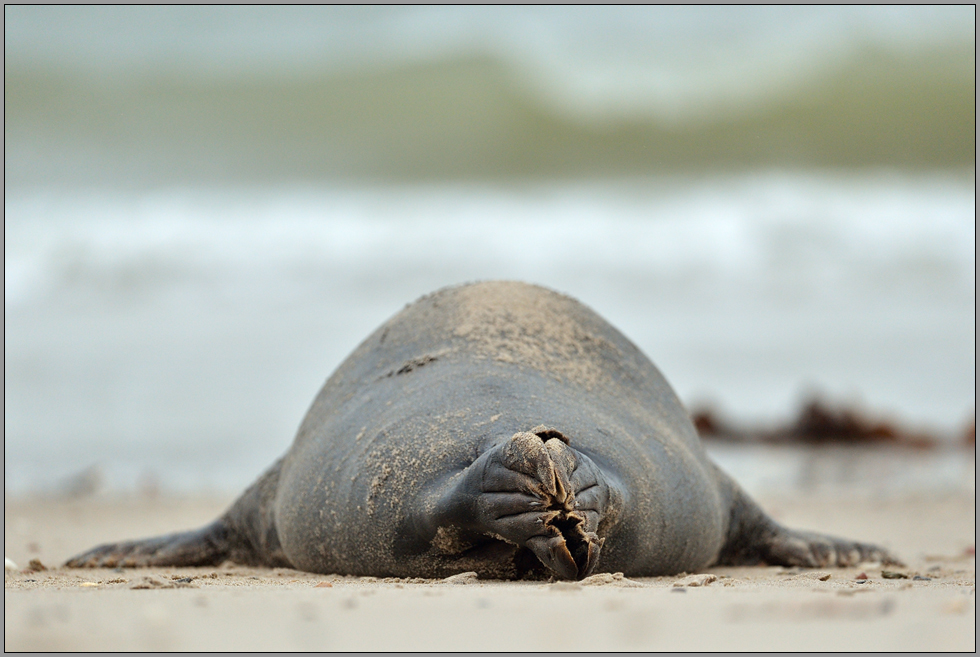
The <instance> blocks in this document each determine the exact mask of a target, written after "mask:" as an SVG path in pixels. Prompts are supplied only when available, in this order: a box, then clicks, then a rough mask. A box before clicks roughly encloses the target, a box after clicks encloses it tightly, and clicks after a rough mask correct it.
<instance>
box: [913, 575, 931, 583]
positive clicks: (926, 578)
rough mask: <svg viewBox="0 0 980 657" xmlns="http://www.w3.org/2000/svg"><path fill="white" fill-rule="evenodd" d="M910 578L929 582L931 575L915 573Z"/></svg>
mask: <svg viewBox="0 0 980 657" xmlns="http://www.w3.org/2000/svg"><path fill="white" fill-rule="evenodd" d="M912 579H915V580H918V581H920V582H931V581H932V578H931V577H923V576H922V575H916V576H915V577H913V578H912Z"/></svg>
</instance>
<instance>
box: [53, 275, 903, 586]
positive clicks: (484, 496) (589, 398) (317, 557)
mask: <svg viewBox="0 0 980 657" xmlns="http://www.w3.org/2000/svg"><path fill="white" fill-rule="evenodd" d="M225 560H231V561H235V562H238V563H241V564H248V565H265V566H289V567H293V568H297V569H300V570H306V571H312V572H319V573H344V574H354V575H375V576H396V577H445V576H448V575H452V574H454V573H459V572H463V571H476V572H477V573H478V574H479V575H480V576H481V577H490V578H519V577H540V576H548V575H552V574H555V575H558V576H559V577H564V578H569V579H574V578H582V577H585V576H586V575H588V574H590V573H592V572H594V571H605V572H617V571H618V572H623V573H625V574H626V575H632V576H644V575H666V574H673V573H679V572H683V571H688V572H691V571H697V570H699V569H702V568H704V567H707V566H711V565H713V564H732V565H735V564H757V563H768V564H781V565H790V566H820V567H822V566H834V565H851V564H855V563H857V562H860V561H883V562H894V559H893V558H892V557H890V556H889V555H888V554H887V553H886V552H885V551H884V550H883V549H881V548H879V547H876V546H873V545H865V544H862V543H856V542H853V541H848V540H841V539H837V538H832V537H829V536H823V535H819V534H812V533H806V532H799V531H794V530H791V529H787V528H785V527H782V526H780V525H779V524H777V523H776V522H775V521H773V520H772V519H771V518H769V517H768V516H767V515H766V514H765V513H764V512H763V511H762V510H761V509H760V508H759V507H758V506H757V505H756V504H755V503H754V502H753V501H752V500H751V499H749V498H748V496H747V495H746V494H745V493H744V492H743V491H742V490H741V488H739V486H738V485H737V484H736V483H735V482H734V481H732V480H731V479H730V478H729V477H728V476H727V475H725V474H724V473H723V472H721V471H720V470H719V469H718V468H717V467H716V466H715V465H714V464H713V463H712V462H711V461H710V460H709V459H708V457H707V455H706V454H705V451H704V448H703V447H702V445H701V442H700V440H699V438H698V435H697V433H696V432H695V429H694V426H693V425H692V423H691V421H690V419H689V418H688V415H687V413H686V412H685V410H684V408H683V407H682V406H681V403H680V402H679V401H678V399H677V396H676V395H675V394H674V392H673V390H671V388H670V386H669V385H668V384H667V382H666V381H665V380H664V378H663V376H661V374H660V372H659V371H658V370H657V368H656V367H654V365H653V364H652V363H651V362H650V361H649V360H648V359H647V358H646V357H645V356H644V355H643V354H642V353H640V351H639V350H638V349H637V348H636V347H635V346H634V345H633V344H632V343H631V342H630V341H629V340H627V339H626V338H625V337H624V336H623V335H622V334H620V333H619V331H617V330H616V329H614V328H613V327H612V326H610V325H609V324H608V323H606V322H605V321H604V320H603V319H602V318H601V317H599V316H598V315H596V314H595V313H594V312H592V311H591V310H589V309H588V308H586V307H585V306H583V305H581V304H580V303H578V302H577V301H575V300H573V299H571V298H569V297H566V296H563V295H560V294H557V293H555V292H552V291H550V290H546V289H543V288H540V287H535V286H532V285H526V284H522V283H508V282H492V283H479V284H474V285H464V286H459V287H452V288H447V289H444V290H440V291H439V292H436V293H434V294H431V295H429V296H426V297H423V298H422V299H420V300H418V301H417V302H415V303H413V304H411V305H409V306H407V307H406V308H405V309H404V310H402V311H401V312H400V313H398V314H397V315H395V316H394V317H393V318H392V319H390V320H389V321H388V322H387V323H385V324H384V325H383V326H382V327H381V328H379V329H378V330H377V331H375V332H374V334H373V335H371V336H370V337H369V338H368V339H367V340H365V341H364V342H363V343H362V344H361V345H360V346H359V347H358V348H357V350H356V351H354V353H353V354H351V356H350V357H349V358H347V360H346V361H344V363H343V364H341V366H340V367H339V368H338V369H337V371H336V372H335V373H334V374H333V376H331V377H330V379H329V380H328V381H327V382H326V384H325V385H324V386H323V389H322V390H321V391H320V394H319V395H318V396H317V398H316V400H315V401H314V402H313V406H312V408H310V410H309V412H308V413H307V415H306V418H305V419H304V420H303V424H302V425H301V426H300V429H299V433H298V435H297V436H296V440H295V442H294V443H293V445H292V447H291V448H290V449H289V451H288V452H287V453H286V455H285V456H284V457H283V458H282V459H280V460H279V461H278V462H276V463H275V464H274V465H273V466H272V468H271V469H270V470H269V471H268V472H266V473H265V474H264V475H262V477H261V478H260V479H259V480H258V481H257V482H256V483H255V484H253V485H252V487H251V488H249V489H248V490H246V491H245V493H244V494H243V495H242V496H241V497H240V498H239V499H238V500H237V501H236V502H235V503H234V504H233V505H232V507H231V508H230V509H229V510H228V512H227V513H225V515H223V516H222V517H221V518H219V519H218V520H216V521H215V522H214V523H212V524H211V525H208V526H207V527H204V528H203V529H200V530H196V531H191V532H186V533H178V534H172V535H169V536H164V537H160V538H152V539H148V540H142V541H132V542H125V543H117V544H110V545H105V546H101V547H98V548H95V549H93V550H91V551H89V552H87V553H85V554H82V555H80V556H77V557H75V558H74V559H71V560H70V561H69V562H68V563H67V565H68V566H73V567H78V566H91V567H97V566H194V565H200V566H203V565H216V564H218V563H221V562H222V561H225Z"/></svg>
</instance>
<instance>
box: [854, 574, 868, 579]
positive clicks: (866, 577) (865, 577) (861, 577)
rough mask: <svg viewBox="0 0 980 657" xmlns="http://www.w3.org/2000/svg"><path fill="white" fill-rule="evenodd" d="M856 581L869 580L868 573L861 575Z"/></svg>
mask: <svg viewBox="0 0 980 657" xmlns="http://www.w3.org/2000/svg"><path fill="white" fill-rule="evenodd" d="M854 579H856V580H867V579H868V574H867V573H861V574H860V575H858V576H857V577H855V578H854Z"/></svg>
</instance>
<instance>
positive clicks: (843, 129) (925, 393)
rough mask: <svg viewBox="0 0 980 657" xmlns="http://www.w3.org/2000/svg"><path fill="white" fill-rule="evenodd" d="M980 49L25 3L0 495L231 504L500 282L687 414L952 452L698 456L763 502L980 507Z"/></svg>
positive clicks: (695, 21)
mask: <svg viewBox="0 0 980 657" xmlns="http://www.w3.org/2000/svg"><path fill="white" fill-rule="evenodd" d="M975 20H976V16H975V7H974V6H972V5H965V6H941V7H932V6H891V7H884V6H866V7H848V6H844V7H770V6H764V7H719V6H715V7H706V8H696V7H530V8H510V7H507V8H505V7H464V8H459V7H457V8H452V7H385V8H377V7H374V8H336V7H233V6H212V7H114V6H104V7H75V6H54V7H31V6H10V5H7V6H5V7H4V183H5V188H4V490H5V493H7V492H11V493H30V492H54V491H58V490H64V489H66V487H67V488H71V487H73V486H74V487H75V488H76V489H79V486H81V487H82V488H84V486H85V485H88V484H86V483H85V482H89V483H91V484H92V486H96V487H101V488H102V489H104V490H109V491H117V492H127V491H139V490H144V491H147V490H163V491H168V492H195V491H198V492H199V491H208V492H218V493H235V492H237V491H239V490H240V489H242V488H243V487H244V486H246V485H247V484H249V483H250V482H251V481H253V480H254V479H255V477H256V476H257V475H258V474H259V473H260V472H261V471H262V470H263V469H264V468H265V467H267V466H268V465H269V464H271V463H272V461H273V460H274V459H275V458H276V457H278V456H279V455H280V454H282V453H283V452H285V450H286V449H287V448H288V446H289V444H290V443H291V441H292V437H293V433H294V432H295V430H296V428H297V427H298V425H299V422H300V420H301V418H302V416H303V414H304V413H305V412H306V409H307V407H308V405H309V404H310V403H311V402H312V400H313V397H314V396H315V394H316V392H317V390H318V389H319V387H320V386H321V385H322V383H323V381H324V380H325V379H326V377H327V376H328V375H329V374H330V373H331V372H332V371H333V370H334V368H335V367H336V366H337V365H338V364H339V363H340V362H341V361H342V360H343V359H344V358H345V357H346V355H347V354H348V353H350V352H351V351H352V350H353V349H354V348H355V347H356V346H357V344H358V343H359V342H360V341H361V340H362V339H363V338H365V337H366V336H367V335H368V334H369V333H370V332H371V331H373V330H374V329H375V328H376V327H377V326H378V325H379V324H381V323H382V322H384V321H385V320H386V319H387V318H388V317H390V316H391V315H393V314H394V313H395V312H397V311H398V310H399V309H400V308H401V307H402V306H404V305H405V304H406V303H407V302H410V301H412V300H414V299H416V298H417V297H419V296H421V295H422V294H425V293H428V292H430V291H433V290H435V289H437V288H440V287H443V286H446V285H451V284H457V283H461V282H465V281H473V280H478V279H500V278H506V279H521V280H525V281H528V282H534V283H538V284H542V285H545V286H548V287H551V288H554V289H556V290H559V291H561V292H564V293H567V294H570V295H572V296H574V297H576V298H578V299H579V300H581V301H582V302H584V303H585V304H587V305H589V306H590V307H592V308H593V309H595V310H596V311H597V312H598V313H599V314H601V315H602V316H604V317H605V318H606V319H607V320H608V321H610V322H611V323H612V324H613V325H614V326H616V327H617V328H619V329H620V330H621V331H623V333H625V334H626V335H627V336H628V337H629V338H630V339H631V340H633V341H634V342H635V343H636V344H637V346H639V347H640V349H641V350H643V351H644V352H645V353H646V354H647V355H648V356H649V357H650V358H651V359H652V360H653V361H654V362H655V363H656V364H657V366H658V367H659V368H660V369H661V371H663V372H664V374H665V376H666V377H667V379H668V380H669V381H670V382H671V383H672V385H673V386H674V388H675V389H676V390H677V392H678V394H679V395H680V397H681V398H682V400H684V401H685V403H687V404H688V405H689V406H696V405H710V406H713V407H714V408H716V409H719V410H720V411H721V412H723V413H725V414H726V416H728V417H731V418H734V419H736V420H741V421H745V422H750V423H751V422H755V423H756V424H760V425H765V424H767V423H770V424H771V423H778V422H786V421H789V420H790V419H791V418H792V417H793V416H794V415H795V413H796V412H797V408H798V406H799V405H800V403H801V401H802V400H804V399H806V398H808V396H809V395H820V396H822V397H823V398H825V399H827V400H829V402H830V403H832V404H843V405H848V406H853V407H856V408H859V409H864V410H866V411H867V412H868V413H869V414H871V415H873V416H875V417H882V418H885V419H887V420H889V421H894V422H897V423H898V424H901V425H902V426H908V427H912V428H913V429H914V430H917V431H923V432H928V433H931V434H932V435H935V436H938V437H939V439H940V441H941V447H940V448H939V449H934V450H931V451H908V452H895V451H894V450H893V451H890V452H888V453H887V454H885V452H883V451H881V450H879V451H874V450H872V451H867V450H866V451H847V450H846V449H845V450H843V451H841V450H840V449H837V448H833V449H832V448H828V449H826V450H823V451H821V452H819V456H814V452H813V450H803V449H801V448H796V447H792V446H782V447H772V446H760V445H732V444H725V443H713V444H710V445H709V450H710V451H712V453H713V455H714V456H715V457H716V459H717V460H718V461H719V462H720V463H721V465H722V466H723V467H724V468H726V469H728V470H729V471H731V473H732V474H733V475H734V476H735V478H736V479H738V480H739V481H741V482H742V483H743V484H744V485H745V486H746V487H747V488H748V489H749V490H750V492H753V493H758V492H760V491H778V490H779V489H780V487H784V488H785V487H794V486H795V487H799V486H810V487H818V488H819V487H820V486H824V487H825V488H826V487H831V488H832V487H834V486H838V485H841V483H842V482H845V483H850V484H853V485H856V486H864V487H866V488H867V489H868V490H870V491H872V492H874V491H879V492H881V491H885V492H888V491H894V490H899V491H900V490H919V489H921V490H931V491H942V490H947V489H955V490H962V489H964V488H966V489H969V490H975V483H974V482H975V446H971V447H969V448H967V449H964V448H962V447H961V446H960V445H961V443H962V437H963V433H964V429H965V427H967V426H968V425H969V423H970V422H972V418H973V415H974V413H975V406H976V296H975V295H976V246H975V244H976V191H975V190H976V187H975V175H976V166H975V164H976V84H975V56H976V46H975ZM93 481H94V483H92V482H93ZM79 482H81V483H79ZM79 490H80V489H79Z"/></svg>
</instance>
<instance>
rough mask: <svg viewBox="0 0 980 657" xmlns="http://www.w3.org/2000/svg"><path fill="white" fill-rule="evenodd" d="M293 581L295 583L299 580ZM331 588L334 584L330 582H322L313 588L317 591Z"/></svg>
mask: <svg viewBox="0 0 980 657" xmlns="http://www.w3.org/2000/svg"><path fill="white" fill-rule="evenodd" d="M293 581H294V582H297V581H299V580H293ZM331 586H333V584H331V583H330V582H320V583H319V584H317V585H316V586H314V587H313V588H315V589H323V588H329V587H331Z"/></svg>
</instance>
